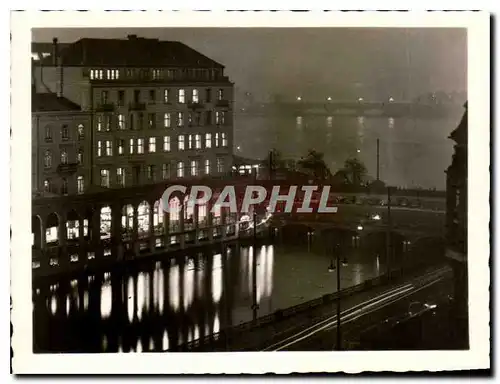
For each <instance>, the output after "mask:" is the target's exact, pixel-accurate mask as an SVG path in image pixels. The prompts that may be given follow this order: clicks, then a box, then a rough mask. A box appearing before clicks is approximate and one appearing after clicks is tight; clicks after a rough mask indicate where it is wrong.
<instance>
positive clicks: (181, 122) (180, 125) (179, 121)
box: [177, 112, 184, 127]
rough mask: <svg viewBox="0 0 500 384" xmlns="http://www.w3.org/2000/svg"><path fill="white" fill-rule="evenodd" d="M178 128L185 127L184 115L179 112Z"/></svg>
mask: <svg viewBox="0 0 500 384" xmlns="http://www.w3.org/2000/svg"><path fill="white" fill-rule="evenodd" d="M177 126H178V127H182V126H184V113H182V112H177Z"/></svg>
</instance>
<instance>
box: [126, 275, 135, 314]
mask: <svg viewBox="0 0 500 384" xmlns="http://www.w3.org/2000/svg"><path fill="white" fill-rule="evenodd" d="M127 312H128V321H129V322H130V323H131V322H132V321H133V320H134V279H133V278H132V276H130V277H129V278H128V283H127Z"/></svg>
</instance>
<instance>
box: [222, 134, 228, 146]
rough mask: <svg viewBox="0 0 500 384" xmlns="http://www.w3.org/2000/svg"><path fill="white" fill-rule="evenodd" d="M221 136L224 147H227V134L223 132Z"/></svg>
mask: <svg viewBox="0 0 500 384" xmlns="http://www.w3.org/2000/svg"><path fill="white" fill-rule="evenodd" d="M221 135H222V146H223V147H227V135H226V133H225V132H222V133H221Z"/></svg>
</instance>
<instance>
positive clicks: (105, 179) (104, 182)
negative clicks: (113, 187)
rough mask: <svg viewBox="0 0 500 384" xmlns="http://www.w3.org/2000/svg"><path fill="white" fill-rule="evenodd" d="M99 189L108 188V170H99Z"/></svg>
mask: <svg viewBox="0 0 500 384" xmlns="http://www.w3.org/2000/svg"><path fill="white" fill-rule="evenodd" d="M101 187H106V188H109V169H101Z"/></svg>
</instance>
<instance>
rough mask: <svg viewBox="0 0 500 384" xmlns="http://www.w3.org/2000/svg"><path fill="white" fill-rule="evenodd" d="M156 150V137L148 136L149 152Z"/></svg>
mask: <svg viewBox="0 0 500 384" xmlns="http://www.w3.org/2000/svg"><path fill="white" fill-rule="evenodd" d="M155 152H156V137H150V138H149V153H155Z"/></svg>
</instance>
